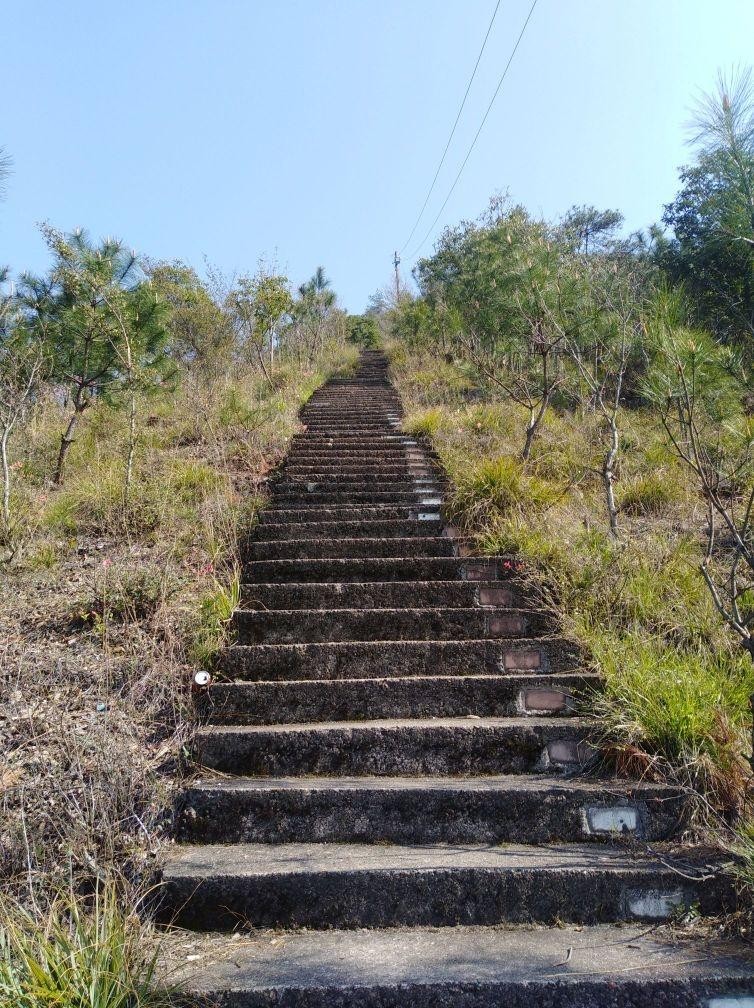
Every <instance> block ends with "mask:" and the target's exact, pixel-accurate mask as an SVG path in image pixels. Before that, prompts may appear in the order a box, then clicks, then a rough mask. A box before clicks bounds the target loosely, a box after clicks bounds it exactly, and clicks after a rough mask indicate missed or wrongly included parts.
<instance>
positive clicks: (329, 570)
mask: <svg viewBox="0 0 754 1008" xmlns="http://www.w3.org/2000/svg"><path fill="white" fill-rule="evenodd" d="M427 510H428V511H429V510H430V509H429V508H428V509H427ZM506 563H507V564H510V568H506V566H505V565H506ZM513 564H514V561H512V560H508V561H506V560H499V561H498V560H495V559H490V560H486V559H484V558H477V557H415V556H408V557H371V558H368V557H366V558H363V559H350V560H349V559H341V560H338V559H330V560H254V561H250V562H249V563H246V564H245V565H244V570H243V575H244V580H245V581H264V582H270V581H271V582H277V583H278V584H281V583H283V582H286V581H301V582H306V581H309V582H312V581H321V582H322V583H327V582H338V581H434V580H437V581H454V580H457V579H458V580H462V581H494V580H498V579H505V577H506V572H507V571H508V570H510V571H511V573H512V572H513Z"/></svg>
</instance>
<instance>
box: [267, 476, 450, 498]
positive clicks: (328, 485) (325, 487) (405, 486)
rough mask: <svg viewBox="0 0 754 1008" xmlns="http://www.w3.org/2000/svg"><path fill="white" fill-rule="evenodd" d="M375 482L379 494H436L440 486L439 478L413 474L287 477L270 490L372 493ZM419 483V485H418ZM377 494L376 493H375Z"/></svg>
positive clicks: (279, 492) (309, 494) (277, 493)
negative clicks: (394, 476)
mask: <svg viewBox="0 0 754 1008" xmlns="http://www.w3.org/2000/svg"><path fill="white" fill-rule="evenodd" d="M373 483H374V484H375V485H376V486H378V487H379V494H387V493H398V494H403V493H406V492H407V491H413V492H414V493H413V495H414V496H415V494H416V493H418V492H419V491H420V489H422V490H424V492H425V493H433V494H436V493H437V492H438V491H439V488H440V487H441V486H442V483H441V481H440V480H436V479H430V478H428V479H426V480H425V479H423V478H422V479H420V478H415V477H413V476H407V477H406V478H405V479H402V480H392V481H391V480H382V481H373V480H368V479H354V480H350V479H349V480H346V479H344V480H341V481H336V480H327V481H325V480H319V481H318V480H307V479H300V480H289V479H287V478H285V479H281V481H280V482H279V483H273V484H272V487H271V488H272V490H273V493H274V495H275V497H276V498H277V497H279V496H283V495H289V494H302V495H304V496H305V497H306V498H309V497H313V496H314V495H315V494H340V493H343V494H352V493H367V494H373V493H374V486H373V485H372V484H373ZM419 484H421V487H420V486H419ZM375 496H378V495H375Z"/></svg>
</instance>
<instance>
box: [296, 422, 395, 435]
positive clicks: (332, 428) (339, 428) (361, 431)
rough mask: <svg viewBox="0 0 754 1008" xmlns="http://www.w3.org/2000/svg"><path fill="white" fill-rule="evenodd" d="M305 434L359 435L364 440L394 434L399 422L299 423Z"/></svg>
mask: <svg viewBox="0 0 754 1008" xmlns="http://www.w3.org/2000/svg"><path fill="white" fill-rule="evenodd" d="M301 422H302V423H303V424H304V427H305V428H306V431H307V433H311V434H326V435H328V436H332V435H338V434H345V433H348V434H349V435H351V436H354V435H360V436H361V437H362V438H364V439H365V440H367V439H370V438H372V437H378V436H380V435H382V434H389V433H391V432H396V431H397V430H398V428H399V425H400V421H399V420H394V421H393V422H392V423H377V422H374V423H369V422H368V421H365V422H364V423H352V422H351V421H350V420H312V419H306V420H302V421H301Z"/></svg>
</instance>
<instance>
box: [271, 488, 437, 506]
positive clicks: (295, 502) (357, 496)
mask: <svg viewBox="0 0 754 1008" xmlns="http://www.w3.org/2000/svg"><path fill="white" fill-rule="evenodd" d="M424 502H426V503H427V504H432V505H433V506H439V505H440V503H441V497H440V495H439V494H435V493H433V494H425V493H422V492H420V491H419V490H416V489H414V490H402V491H392V492H386V493H383V492H377V491H375V490H339V491H337V490H336V491H332V492H327V493H320V491H319V490H317V491H316V492H311V493H308V492H307V491H305V490H303V491H299V492H297V493H294V492H288V491H285V492H282V491H280V490H279V488H278V489H276V491H275V497H274V503H276V504H285V506H286V508H298V507H299V506H300V505H302V504H303V505H304V506H307V505H310V504H311V505H314V506H316V507H322V506H326V505H330V504H335V505H337V504H417V503H424Z"/></svg>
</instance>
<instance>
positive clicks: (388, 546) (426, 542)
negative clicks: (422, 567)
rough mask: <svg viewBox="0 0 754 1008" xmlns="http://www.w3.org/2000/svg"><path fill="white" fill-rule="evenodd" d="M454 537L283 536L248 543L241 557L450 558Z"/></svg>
mask: <svg viewBox="0 0 754 1008" xmlns="http://www.w3.org/2000/svg"><path fill="white" fill-rule="evenodd" d="M454 551H455V549H454V540H453V539H450V538H448V536H426V535H425V536H409V537H408V538H406V539H386V538H380V539H367V538H357V539H338V538H336V537H334V536H333V538H326V539H285V540H277V541H275V542H258V541H254V542H250V543H247V544H246V547H245V548H244V550H243V556H242V560H243V562H244V563H245V562H246V561H249V562H253V561H255V560H302V559H319V558H322V559H325V560H327V559H331V558H338V559H353V558H356V557H406V556H416V557H452V556H453V555H454Z"/></svg>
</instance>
